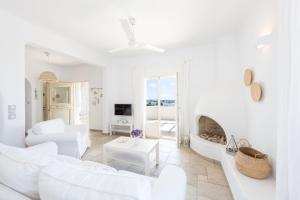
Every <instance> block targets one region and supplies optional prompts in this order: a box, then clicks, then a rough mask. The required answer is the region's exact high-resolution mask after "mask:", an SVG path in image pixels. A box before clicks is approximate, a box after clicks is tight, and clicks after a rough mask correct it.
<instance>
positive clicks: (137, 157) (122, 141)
mask: <svg viewBox="0 0 300 200" xmlns="http://www.w3.org/2000/svg"><path fill="white" fill-rule="evenodd" d="M154 151H155V155H156V156H155V161H156V165H159V142H158V140H150V139H140V138H139V139H134V138H130V137H124V136H121V137H119V138H117V139H115V140H112V141H110V142H108V143H106V144H104V145H103V158H104V162H105V163H106V164H107V162H108V159H111V160H117V161H121V162H126V163H128V164H133V165H137V166H141V167H143V168H144V172H145V174H146V175H149V174H150V170H151V158H150V157H151V155H152V153H154Z"/></svg>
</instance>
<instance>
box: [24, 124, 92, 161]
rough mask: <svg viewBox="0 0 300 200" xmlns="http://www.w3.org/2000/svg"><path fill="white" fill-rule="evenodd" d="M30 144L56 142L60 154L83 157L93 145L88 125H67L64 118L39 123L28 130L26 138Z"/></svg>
mask: <svg viewBox="0 0 300 200" xmlns="http://www.w3.org/2000/svg"><path fill="white" fill-rule="evenodd" d="M25 142H26V144H27V145H28V146H33V145H37V144H41V143H45V142H55V143H56V144H57V146H58V154H63V155H68V156H72V157H75V158H81V157H82V155H83V154H84V152H85V151H86V149H87V148H88V147H89V146H90V145H91V142H90V136H89V130H88V126H86V125H65V124H64V121H63V120H62V119H54V120H48V121H44V122H40V123H37V124H35V125H34V126H33V128H32V129H29V130H28V136H27V137H26V139H25Z"/></svg>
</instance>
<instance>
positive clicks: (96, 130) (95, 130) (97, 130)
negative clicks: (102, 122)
mask: <svg viewBox="0 0 300 200" xmlns="http://www.w3.org/2000/svg"><path fill="white" fill-rule="evenodd" d="M90 131H94V132H101V133H102V132H103V131H102V130H99V129H90Z"/></svg>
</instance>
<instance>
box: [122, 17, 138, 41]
mask: <svg viewBox="0 0 300 200" xmlns="http://www.w3.org/2000/svg"><path fill="white" fill-rule="evenodd" d="M120 22H121V24H122V27H123V30H124V32H125V33H126V35H127V38H128V40H129V41H131V42H134V41H135V40H136V39H135V35H134V29H133V25H132V23H131V22H130V20H129V19H128V18H121V19H120Z"/></svg>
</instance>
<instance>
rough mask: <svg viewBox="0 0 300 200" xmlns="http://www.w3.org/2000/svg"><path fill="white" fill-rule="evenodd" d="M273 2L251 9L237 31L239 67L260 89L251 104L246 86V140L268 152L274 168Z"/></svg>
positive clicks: (275, 90)
mask: <svg viewBox="0 0 300 200" xmlns="http://www.w3.org/2000/svg"><path fill="white" fill-rule="evenodd" d="M270 33H272V36H271V37H270V44H269V45H268V46H267V47H265V48H264V49H257V48H256V45H257V43H258V39H259V38H260V37H261V36H263V35H266V34H270ZM276 34H277V30H276V2H275V1H273V0H266V1H262V2H260V3H259V5H258V6H257V7H256V8H255V15H251V17H249V18H248V19H247V20H246V21H245V22H244V25H243V26H242V28H241V32H240V38H239V42H240V49H239V51H240V56H241V57H240V59H241V69H242V70H243V69H244V68H246V67H249V68H251V69H252V70H253V72H254V81H257V82H259V83H260V84H261V85H262V88H263V98H262V100H261V101H260V102H258V103H255V102H253V101H252V99H251V98H250V90H249V89H246V88H245V90H244V92H245V94H244V95H245V97H246V106H247V110H248V113H249V122H248V123H249V132H248V139H249V141H250V142H251V143H252V144H253V146H254V147H255V148H257V149H259V150H261V151H263V152H265V153H267V154H268V155H269V158H270V159H271V160H272V164H273V166H274V169H275V167H276V166H275V165H276V162H275V160H276V137H277V135H276V128H277V113H278V110H277V86H278V85H277V74H276V73H277V72H276V45H277V44H276V38H277V37H276Z"/></svg>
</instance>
